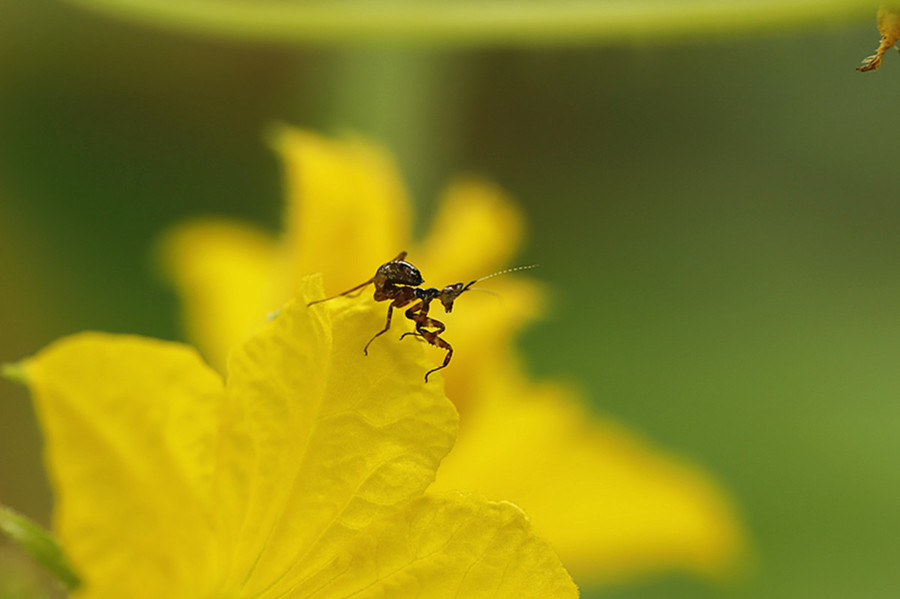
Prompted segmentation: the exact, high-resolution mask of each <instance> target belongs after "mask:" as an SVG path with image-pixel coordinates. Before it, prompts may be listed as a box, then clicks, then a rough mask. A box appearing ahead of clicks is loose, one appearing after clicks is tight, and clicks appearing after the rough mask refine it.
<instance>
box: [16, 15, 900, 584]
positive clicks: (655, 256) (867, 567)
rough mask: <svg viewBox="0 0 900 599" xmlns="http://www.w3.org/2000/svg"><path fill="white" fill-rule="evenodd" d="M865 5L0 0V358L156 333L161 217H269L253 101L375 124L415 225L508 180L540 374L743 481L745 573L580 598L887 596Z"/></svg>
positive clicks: (162, 323) (29, 487)
mask: <svg viewBox="0 0 900 599" xmlns="http://www.w3.org/2000/svg"><path fill="white" fill-rule="evenodd" d="M874 21H875V19H874V10H873V14H872V16H871V19H868V20H863V21H859V22H848V23H846V24H845V26H833V27H829V28H827V29H821V28H819V29H816V28H810V29H807V30H802V31H796V32H790V31H787V32H780V33H777V34H776V33H771V34H764V35H759V36H753V37H741V38H738V39H727V38H726V37H725V36H713V37H714V39H712V40H708V41H703V42H701V41H696V42H692V43H685V42H683V43H679V44H674V45H663V44H654V43H652V41H649V40H645V43H642V44H633V45H618V46H612V47H585V48H579V49H571V48H570V49H553V48H536V49H530V50H522V49H518V50H503V49H493V50H462V51H457V52H438V51H427V52H426V51H422V50H418V51H412V52H409V51H406V52H404V51H401V50H397V49H393V50H392V49H383V48H372V47H364V48H358V49H355V50H352V49H344V50H328V49H321V48H316V47H300V48H293V49H288V48H283V47H276V46H265V45H253V44H246V43H237V42H234V43H229V42H225V41H214V40H204V39H199V38H192V37H188V36H185V35H178V34H172V33H166V32H163V31H157V30H152V29H145V28H142V27H139V26H135V25H130V24H127V23H123V22H117V21H114V20H109V19H106V18H102V17H99V16H95V15H92V14H89V13H84V12H81V11H78V10H76V9H74V8H69V7H67V6H64V5H57V4H55V3H51V2H45V1H38V0H0V361H3V362H6V361H14V360H17V359H19V358H21V357H23V356H26V355H28V354H31V353H33V352H34V351H36V350H37V349H39V348H41V347H42V346H44V345H45V344H47V343H48V342H50V341H52V340H53V339H55V338H57V337H59V336H61V335H65V334H68V333H72V332H75V331H79V330H83V329H100V330H106V331H117V332H129V333H139V334H144V335H151V336H155V337H163V338H179V335H180V333H179V326H178V321H177V311H176V302H175V299H174V296H173V295H172V293H171V292H170V290H168V289H167V288H166V287H165V286H164V285H162V284H161V283H160V282H159V279H158V278H157V277H156V276H155V274H154V270H153V266H152V261H151V259H150V248H151V246H152V244H153V242H154V240H155V239H156V238H157V235H158V234H159V232H160V231H162V230H163V229H164V228H166V227H167V226H169V225H171V224H173V223H176V222H178V221H180V220H181V219H183V218H185V217H187V216H193V215H198V214H210V213H211V214H226V215H234V216H239V217H245V218H248V219H251V220H253V221H256V222H258V223H261V224H263V225H266V226H268V227H270V228H272V229H273V230H275V229H276V228H277V227H278V225H279V221H280V215H281V209H282V197H281V178H280V177H281V173H280V171H279V167H278V164H277V162H276V160H275V157H274V155H273V154H272V153H271V152H270V151H269V149H267V147H266V146H265V144H264V143H263V135H262V132H263V130H264V129H265V127H266V126H267V125H268V124H270V123H271V122H273V121H276V120H280V121H286V122H289V123H291V124H296V125H302V126H308V127H314V128H316V129H318V130H320V131H322V132H326V133H342V132H346V131H361V132H366V133H370V134H373V135H375V136H377V137H378V138H379V139H380V140H381V141H382V142H384V143H386V144H387V145H389V146H390V147H391V148H392V149H393V150H395V151H396V152H397V153H398V155H399V160H400V162H401V166H402V168H403V170H404V172H405V174H406V175H407V178H408V181H409V182H410V185H411V187H412V189H413V193H414V194H415V198H416V201H417V205H418V207H419V225H420V228H421V226H422V225H424V224H425V223H427V221H428V217H429V215H430V214H432V213H433V211H434V203H433V198H435V197H436V195H437V193H438V192H439V190H440V188H441V186H442V184H443V183H444V182H445V181H446V180H447V178H448V177H450V176H452V175H453V174H454V173H459V172H476V173H479V174H483V175H486V176H489V177H491V178H492V179H494V180H495V181H497V182H498V183H500V184H501V185H502V186H504V187H505V188H506V189H508V190H510V191H511V192H512V193H513V194H514V195H515V196H516V197H517V198H518V199H519V200H520V201H521V203H522V204H523V206H524V209H525V210H526V212H527V215H528V218H529V220H530V222H531V236H530V241H529V244H528V247H527V249H526V251H525V252H524V254H523V255H522V256H521V257H520V258H521V261H522V262H523V263H530V262H540V263H541V265H542V267H541V269H540V272H539V273H537V274H536V275H535V276H536V277H538V278H540V279H542V280H544V281H546V282H547V283H548V285H550V286H551V287H552V289H553V291H554V306H553V309H552V310H551V311H550V312H549V313H548V315H547V317H546V319H545V320H544V321H542V322H541V323H539V324H538V325H536V326H534V327H532V328H531V329H530V330H529V331H528V332H527V333H526V334H525V335H524V337H523V346H524V351H525V354H526V356H527V359H528V363H529V365H530V367H531V369H532V370H533V372H534V373H536V374H537V375H540V376H553V377H561V378H564V379H568V380H571V381H575V382H577V383H578V384H579V385H580V386H582V387H583V388H584V389H585V390H586V391H587V396H588V397H590V399H591V401H592V402H593V406H594V407H595V408H596V409H597V410H598V411H602V412H604V413H609V414H612V415H614V416H616V417H618V418H620V419H621V420H623V421H624V422H626V423H629V424H630V425H633V426H635V427H636V428H638V429H639V430H641V431H643V432H645V433H646V435H647V436H648V437H649V438H651V439H653V440H654V441H656V442H658V443H660V444H662V445H663V446H664V447H668V448H670V449H671V450H673V451H675V452H678V453H681V454H683V455H686V456H689V457H692V458H694V459H696V460H698V461H700V462H701V463H703V464H705V465H706V466H707V467H708V468H709V469H710V470H711V471H713V472H714V473H716V474H717V475H718V477H719V478H720V480H721V481H722V482H723V484H724V485H725V486H726V487H727V488H729V489H730V490H731V491H732V492H733V493H734V495H735V496H736V497H737V498H738V500H739V502H740V505H741V509H742V510H743V513H744V515H745V517H746V520H747V523H748V526H749V527H750V530H751V533H752V536H753V542H754V543H755V546H756V551H757V553H758V556H757V557H758V564H757V566H756V569H755V571H754V572H753V573H752V574H751V575H750V576H748V578H747V580H746V581H745V582H743V583H741V584H739V585H737V586H734V587H721V588H719V587H710V586H709V585H707V584H705V583H703V582H700V581H696V580H693V579H689V578H687V577H684V578H682V577H663V578H654V579H652V580H647V581H643V582H639V583H636V584H631V585H625V586H622V587H620V588H613V589H609V588H605V589H596V590H590V589H586V590H585V592H584V594H583V595H584V596H585V597H588V598H592V597H596V598H615V599H626V598H628V599H630V598H637V597H641V598H650V599H654V598H663V597H667V598H676V599H677V598H681V597H693V598H701V599H703V598H710V599H712V598H725V597H728V598H730V597H765V598H771V599H782V598H784V599H789V598H790V599H803V598H807V597H810V598H816V599H825V598H842V599H843V598H846V597H854V598H855V597H866V598H881V597H885V598H893V597H897V596H900V568H897V563H898V558H900V540H898V538H900V537H898V532H900V510H898V508H897V506H898V499H900V479H898V476H897V466H898V454H900V402H898V401H897V400H898V398H900V368H898V357H900V313H898V309H897V308H898V305H900V269H898V264H900V235H898V226H900V203H898V197H897V190H898V185H897V183H898V177H897V174H896V172H895V170H894V169H895V166H894V160H895V159H896V146H897V142H898V139H897V134H898V131H900V128H898V119H897V116H896V115H895V114H894V110H895V108H896V105H897V99H898V96H900V57H898V56H896V55H895V53H891V55H889V56H888V57H887V60H886V64H885V66H884V67H883V68H882V70H881V71H879V72H878V73H875V74H868V75H863V74H860V73H857V72H855V71H854V67H855V66H856V64H857V63H858V61H859V59H861V58H863V57H864V56H866V55H867V54H869V53H871V50H872V49H874V47H875V45H876V42H877V37H878V36H877V32H876V31H875V26H874V25H875V23H874ZM473 274H480V273H473ZM0 502H3V503H5V504H7V505H11V506H13V507H15V508H17V509H19V510H20V511H22V512H24V513H26V514H28V515H30V516H32V517H34V518H36V519H38V520H39V521H42V522H45V523H46V522H47V521H48V517H49V511H50V496H49V491H48V488H47V484H46V482H45V479H44V476H43V473H42V466H41V461H40V440H39V435H38V431H37V427H36V425H35V422H34V418H33V415H32V413H31V408H30V405H29V401H28V398H27V395H26V393H25V391H24V389H22V388H18V387H15V386H14V385H12V384H10V383H7V382H5V381H3V382H0ZM0 549H2V551H0V560H2V561H3V562H4V563H7V564H8V563H9V562H10V561H11V560H15V559H17V558H15V557H14V552H11V551H9V550H8V548H7V549H4V548H2V547H0ZM7 568H9V566H7ZM0 593H2V587H0Z"/></svg>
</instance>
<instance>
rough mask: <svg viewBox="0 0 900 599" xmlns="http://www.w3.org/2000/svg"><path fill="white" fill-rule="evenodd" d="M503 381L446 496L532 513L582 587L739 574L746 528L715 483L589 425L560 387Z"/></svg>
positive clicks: (445, 480) (454, 467)
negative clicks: (675, 573) (642, 578)
mask: <svg viewBox="0 0 900 599" xmlns="http://www.w3.org/2000/svg"><path fill="white" fill-rule="evenodd" d="M498 378H507V381H506V382H502V381H501V382H498V383H497V385H496V387H494V388H493V389H488V390H486V391H485V395H484V396H483V397H481V398H479V399H478V401H475V402H473V403H472V405H471V406H469V407H468V408H467V411H466V420H465V422H466V426H465V427H464V428H463V430H462V432H461V434H460V437H459V440H458V442H457V445H456V447H455V448H454V450H453V452H452V453H451V454H450V455H449V456H448V458H447V459H446V460H445V461H444V463H443V464H442V466H441V469H440V471H439V473H438V479H437V481H436V482H435V484H434V486H433V489H434V490H437V491H442V490H450V489H465V490H467V491H468V490H472V491H475V492H478V493H481V494H483V495H485V496H486V497H490V498H501V497H502V498H505V499H508V500H510V501H514V502H515V503H516V504H517V505H520V506H522V508H523V509H524V510H525V511H527V512H528V514H529V515H530V516H531V517H532V518H533V519H534V522H535V527H536V529H537V530H538V532H539V533H540V534H541V535H544V536H546V537H547V538H548V539H552V542H553V547H554V549H556V551H558V552H559V555H560V557H561V558H562V560H563V563H565V564H566V567H567V568H568V569H569V570H570V571H571V572H572V574H573V576H575V578H576V580H584V581H591V582H610V581H613V580H621V579H624V578H627V577H629V576H633V575H635V574H641V573H646V572H652V571H664V570H686V571H693V572H699V573H702V574H707V575H710V576H722V575H723V573H727V572H729V571H730V572H735V569H736V567H737V565H738V564H739V562H740V558H742V557H744V551H745V547H744V545H743V537H742V533H741V529H740V526H739V525H738V519H737V518H736V516H735V514H734V513H733V511H732V508H731V505H730V502H729V501H728V500H727V499H726V497H725V496H724V494H723V493H722V491H721V490H720V489H719V488H718V487H717V486H716V485H715V484H714V483H713V482H712V481H711V480H710V478H709V477H708V475H706V474H704V473H703V472H702V471H701V470H699V469H698V468H697V467H695V466H693V465H692V464H689V463H687V462H685V461H682V460H679V459H677V458H675V457H672V456H670V455H668V454H664V453H662V452H660V451H658V450H656V449H655V448H653V447H651V446H650V445H648V444H647V443H645V442H644V441H643V440H642V439H640V438H639V437H638V436H637V435H635V433H633V432H631V431H629V430H627V429H625V428H624V427H622V426H620V425H617V424H615V423H613V422H611V421H608V420H601V419H598V418H593V419H591V418H589V417H588V415H587V414H585V413H583V410H582V409H581V408H580V407H579V406H578V404H577V402H575V401H574V400H573V399H572V398H571V397H570V395H569V394H568V393H566V392H565V391H564V390H562V389H560V388H558V387H555V386H544V387H542V388H538V389H534V388H533V386H532V388H531V389H530V390H529V389H528V388H526V387H524V386H520V385H516V384H515V383H514V382H510V381H511V379H512V377H501V376H498ZM510 392H518V393H520V396H519V397H518V398H512V397H510V395H509V394H510Z"/></svg>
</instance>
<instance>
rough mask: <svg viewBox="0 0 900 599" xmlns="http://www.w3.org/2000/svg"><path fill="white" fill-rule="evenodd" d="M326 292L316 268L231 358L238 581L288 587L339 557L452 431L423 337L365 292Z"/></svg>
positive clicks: (410, 487)
mask: <svg viewBox="0 0 900 599" xmlns="http://www.w3.org/2000/svg"><path fill="white" fill-rule="evenodd" d="M322 296H323V294H322V290H321V278H320V277H308V278H307V279H306V280H305V281H304V282H303V284H302V285H301V290H300V293H299V296H298V299H297V300H296V301H292V302H289V303H288V305H287V306H286V307H285V308H284V309H283V310H282V312H281V314H280V315H279V316H278V317H277V318H276V319H275V320H274V321H273V322H271V323H269V325H268V326H266V327H264V328H263V329H261V330H260V331H259V332H258V333H257V334H256V335H254V336H253V337H252V338H251V339H250V340H248V341H247V342H246V343H244V344H243V345H242V346H240V347H238V348H237V349H236V350H235V351H234V352H233V353H232V355H231V356H230V359H229V378H228V383H227V387H228V395H229V398H230V399H229V401H230V407H231V408H232V409H233V410H234V415H233V417H234V420H233V421H234V422H235V423H236V424H235V426H236V433H235V434H234V435H230V436H229V438H231V439H233V440H234V445H233V446H231V447H227V448H226V449H225V452H226V453H225V457H224V463H226V464H228V465H229V468H230V471H228V472H225V473H224V474H225V477H224V478H223V484H224V486H223V487H222V489H221V492H220V497H222V498H225V499H226V501H232V499H229V498H237V500H238V501H236V502H234V503H233V504H232V505H230V506H224V509H227V510H229V512H230V514H229V515H228V516H226V517H225V518H224V519H225V520H226V521H237V522H243V525H242V526H239V527H237V528H235V529H234V530H233V531H231V533H230V537H231V538H230V540H229V542H228V544H229V545H230V546H233V547H236V548H237V549H236V550H237V553H236V555H235V556H234V559H233V560H232V561H231V562H230V566H229V571H230V572H231V573H232V574H233V576H234V578H233V580H231V581H230V582H229V584H228V585H227V586H228V588H232V587H233V585H238V586H240V587H242V588H243V592H245V593H246V594H248V595H251V596H256V594H263V595H264V596H273V597H277V596H280V594H281V593H283V592H285V590H287V589H290V588H294V587H296V586H297V585H301V584H303V581H304V580H307V579H308V578H310V577H312V576H315V574H316V573H317V572H319V571H320V570H321V569H323V568H325V567H327V566H328V564H329V563H330V562H331V561H332V560H333V559H335V556H336V555H337V552H338V551H339V550H340V548H341V547H342V545H343V543H345V542H346V541H347V539H350V538H352V537H353V536H354V535H356V533H357V531H359V530H361V529H363V528H365V527H367V526H368V525H369V524H371V523H372V522H373V521H374V520H377V519H378V518H381V517H383V516H384V515H385V514H387V513H390V512H392V511H394V510H396V509H397V507H398V506H400V505H403V504H404V503H405V502H407V501H409V500H410V499H411V498H413V497H415V496H417V495H419V494H421V493H422V492H423V491H424V489H425V488H426V487H427V486H428V485H429V484H430V483H431V481H432V480H433V478H434V471H435V469H436V468H437V465H438V462H439V461H440V460H441V458H442V457H443V456H444V455H445V454H446V453H447V452H448V451H449V450H450V447H451V446H452V444H453V440H454V438H455V436H456V427H457V416H456V411H455V409H454V408H453V405H452V404H451V403H450V402H449V401H448V400H447V399H446V398H445V397H444V395H443V390H442V387H441V385H440V383H439V382H436V381H432V382H430V383H425V382H424V381H423V375H424V373H425V371H426V370H427V369H428V368H429V363H428V362H427V361H426V360H425V356H424V352H423V351H422V348H421V347H420V344H418V343H415V342H413V341H411V340H405V341H403V342H400V341H398V340H397V336H398V334H399V332H400V329H401V328H402V330H407V329H408V326H407V325H405V324H404V325H402V326H397V327H395V330H392V331H391V332H390V333H389V334H387V335H384V336H382V337H379V338H378V339H377V340H376V341H375V342H374V343H372V345H371V346H370V348H369V355H368V356H366V355H364V354H363V348H364V347H365V345H366V343H367V342H368V341H369V339H370V338H371V337H372V335H373V334H374V333H376V332H377V331H379V330H381V329H382V328H383V326H384V315H385V306H384V304H376V303H375V302H373V301H372V300H371V298H368V297H357V298H346V297H342V298H338V299H335V300H331V301H328V302H324V303H321V304H317V305H315V306H313V307H311V308H310V307H307V305H306V304H307V302H309V301H311V300H313V299H319V298H321V297H322Z"/></svg>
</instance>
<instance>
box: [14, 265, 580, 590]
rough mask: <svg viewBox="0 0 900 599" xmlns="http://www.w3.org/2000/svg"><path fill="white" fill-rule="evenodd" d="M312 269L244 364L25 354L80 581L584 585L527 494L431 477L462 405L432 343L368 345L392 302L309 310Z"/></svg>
mask: <svg viewBox="0 0 900 599" xmlns="http://www.w3.org/2000/svg"><path fill="white" fill-rule="evenodd" d="M298 283H299V287H300V289H299V293H298V296H297V298H296V299H295V300H292V301H289V302H288V303H287V305H286V306H285V307H284V308H283V309H282V310H281V311H280V312H279V314H278V316H277V317H274V318H273V319H272V320H271V321H270V322H268V323H266V324H265V325H264V326H262V327H260V328H258V329H257V330H256V332H255V333H254V334H253V335H251V336H250V337H248V338H247V339H246V340H245V341H244V342H242V343H238V344H236V345H235V346H234V347H233V348H232V351H231V353H230V354H229V359H228V365H229V375H228V378H227V381H223V380H222V377H221V376H220V374H219V373H217V372H216V371H214V370H213V369H212V368H210V367H209V366H207V365H206V364H205V363H204V362H203V361H202V360H201V358H200V356H198V355H197V353H196V352H195V351H194V350H193V348H189V347H187V346H184V345H181V344H177V343H168V342H163V341H157V340H153V339H146V338H141V337H132V336H123V335H107V334H101V333H82V334H80V335H75V336H72V337H67V338H64V339H62V340H60V341H58V342H56V343H54V344H53V345H51V346H50V347H49V348H47V349H45V350H43V351H42V352H40V353H39V354H38V355H37V356H36V357H34V358H32V359H29V360H28V361H26V362H25V364H24V372H25V378H26V380H27V383H28V385H29V387H30V388H31V390H32V393H33V396H34V399H35V405H36V407H37V412H38V415H39V417H40V421H41V423H42V425H43V427H44V432H45V438H46V456H47V462H48V466H49V470H50V476H51V480H52V481H53V485H54V490H55V492H56V499H57V504H56V512H55V519H56V529H57V533H58V535H59V538H60V540H61V542H62V544H63V546H64V548H65V550H66V552H67V554H68V556H69V557H70V558H71V561H72V564H73V566H74V567H75V569H76V570H77V571H78V573H79V574H80V576H81V578H82V581H83V586H82V587H81V589H80V590H79V591H78V596H79V597H85V598H97V599H107V598H111V597H121V598H126V597H127V598H128V599H141V598H147V599H150V598H152V599H158V598H160V597H173V598H184V599H198V598H204V597H232V598H241V597H246V598H250V597H253V598H259V599H262V598H271V599H275V598H279V597H280V598H285V599H292V598H297V599H299V598H303V597H313V596H315V597H321V598H322V599H328V598H333V599H339V598H345V597H359V598H360V599H362V598H365V597H369V598H375V597H419V598H421V599H428V598H435V599H438V598H445V597H449V596H458V597H466V598H472V599H477V598H483V599H496V598H501V599H502V598H506V599H519V598H533V599H544V598H551V599H552V598H559V599H571V598H574V597H577V596H578V591H577V589H576V587H575V585H574V584H573V583H572V580H571V578H570V577H569V575H568V573H567V572H566V571H565V569H564V568H563V567H562V565H561V564H560V561H559V558H558V557H557V556H556V554H555V553H554V552H553V551H552V549H551V548H550V547H549V545H548V544H547V542H546V541H543V540H540V539H539V538H537V537H536V536H535V535H534V533H533V532H532V530H531V526H530V524H529V522H528V518H527V517H526V516H525V515H524V514H523V513H522V511H521V510H520V509H519V508H518V507H516V506H514V505H513V504H511V503H508V502H491V501H487V500H485V499H481V498H478V497H474V496H469V495H463V494H460V493H445V494H428V495H425V494H424V492H425V490H426V488H427V487H428V485H429V484H430V483H431V481H432V480H433V479H434V472H435V469H436V468H437V467H438V464H439V463H440V461H441V459H442V458H443V456H444V455H445V454H446V453H447V452H448V451H449V450H450V448H451V447H452V445H453V442H454V439H455V437H456V433H457V425H458V422H457V413H456V410H455V409H454V408H453V405H452V404H451V403H450V402H449V401H448V400H447V398H446V397H445V396H444V393H443V389H442V388H441V385H440V384H435V383H431V384H426V383H424V382H423V381H422V380H421V372H422V370H423V369H424V368H425V366H426V363H427V361H426V360H427V359H426V356H425V353H424V351H423V349H422V347H421V346H420V345H418V344H415V343H407V344H392V345H389V346H387V347H384V348H381V349H382V351H380V352H378V353H377V354H373V355H372V356H371V357H369V358H368V359H367V358H366V357H364V356H363V355H362V352H360V351H359V348H360V347H361V345H362V344H363V343H365V341H366V340H367V339H368V338H369V336H370V331H371V329H372V328H373V327H376V326H379V324H380V322H381V321H382V319H383V313H382V311H381V309H380V306H374V305H372V304H371V302H369V301H367V300H366V299H364V298H354V299H349V298H342V299H341V300H340V301H335V302H333V303H328V304H323V305H319V306H315V307H313V308H310V307H308V303H309V302H310V301H312V300H314V299H318V298H321V297H323V292H322V285H321V277H320V276H311V277H306V278H304V279H303V280H302V281H300V282H298ZM454 593H455V594H454Z"/></svg>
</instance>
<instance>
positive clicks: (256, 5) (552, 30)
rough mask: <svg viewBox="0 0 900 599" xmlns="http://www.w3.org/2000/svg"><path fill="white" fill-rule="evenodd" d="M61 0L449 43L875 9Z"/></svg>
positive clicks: (233, 22) (616, 37) (835, 0)
mask: <svg viewBox="0 0 900 599" xmlns="http://www.w3.org/2000/svg"><path fill="white" fill-rule="evenodd" d="M68 1H69V2H71V3H72V4H75V5H78V6H83V7H85V8H90V9H92V10H97V11H100V12H103V13H106V14H109V15H113V16H116V17H121V18H125V19H129V20H133V21H137V22H141V23H146V24H152V25H158V26H163V27H167V28H172V29H176V30H181V31H186V32H192V33H197V34H202V35H213V36H217V37H226V38H235V39H243V40H253V41H264V42H276V43H299V44H309V43H317V44H348V43H350V44H353V43H359V42H382V43H383V42H389V43H403V44H415V45H425V46H456V47H459V46H485V45H489V46H499V45H509V46H529V45H534V44H541V45H584V44H589V43H590V44H595V43H607V44H609V43H620V42H629V41H643V42H647V41H655V42H659V41H669V40H674V39H683V38H696V37H704V38H710V37H721V36H724V35H732V34H738V33H749V32H754V31H761V30H766V29H772V28H790V27H797V26H805V27H820V26H822V25H823V24H827V23H839V22H842V21H845V20H846V19H850V18H858V19H861V18H864V17H865V16H866V15H868V14H870V13H871V12H872V11H873V10H874V9H875V7H876V6H877V3H875V2H872V1H871V0H681V1H678V0H642V1H638V0H630V1H622V0H607V1H592V0H578V1H560V2H553V1H538V0H529V1H510V2H499V1H496V2H489V1H484V0H465V1H461V2H459V1H457V2H403V1H397V0H393V1H389V2H371V1H367V0H355V1H348V2H325V1H321V0H320V1H316V2H287V1H281V2H250V1H221V0H68Z"/></svg>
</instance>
